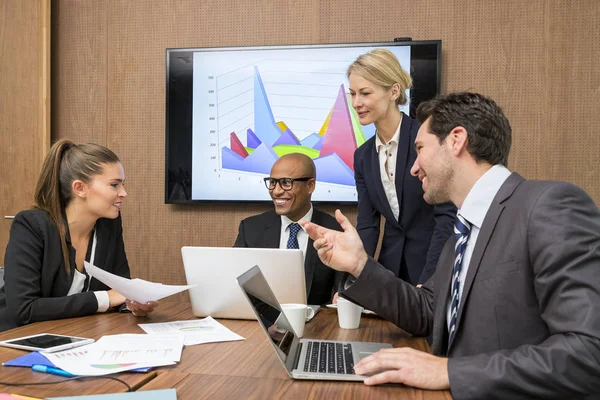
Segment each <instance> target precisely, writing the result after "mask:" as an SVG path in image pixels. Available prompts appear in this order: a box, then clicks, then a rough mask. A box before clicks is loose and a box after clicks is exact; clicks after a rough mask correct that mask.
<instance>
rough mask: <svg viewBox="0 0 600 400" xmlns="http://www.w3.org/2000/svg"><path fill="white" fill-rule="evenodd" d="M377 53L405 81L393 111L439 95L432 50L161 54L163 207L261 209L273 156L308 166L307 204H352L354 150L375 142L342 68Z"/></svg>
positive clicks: (397, 46)
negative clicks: (297, 156)
mask: <svg viewBox="0 0 600 400" xmlns="http://www.w3.org/2000/svg"><path fill="white" fill-rule="evenodd" d="M379 47H384V48H387V49H389V50H390V51H392V52H393V53H394V54H395V55H396V57H397V58H398V60H399V61H400V64H401V65H402V67H403V68H404V69H405V70H406V71H409V72H410V74H411V76H412V79H413V86H412V88H411V89H409V90H408V93H407V98H408V99H409V102H408V103H407V104H406V105H404V106H401V110H402V111H403V112H404V113H406V114H408V115H410V116H413V117H414V114H415V110H416V107H417V106H418V105H419V103H420V102H422V101H424V100H428V99H430V98H432V97H434V96H435V95H436V94H438V93H439V90H440V70H441V41H439V40H429V41H408V42H389V43H353V44H327V45H323V44H321V45H302V46H300V45H295V46H268V47H235V48H234V47H228V48H186V49H167V53H166V56H167V58H166V74H167V77H166V78H167V85H166V125H165V126H166V159H165V163H166V184H165V202H166V203H170V204H175V203H200V202H207V201H209V202H215V201H224V202H264V201H270V197H269V192H268V190H267V188H266V187H265V183H264V180H263V178H264V177H267V176H269V172H270V169H271V167H272V165H273V163H274V162H275V161H276V160H277V159H278V158H279V157H281V156H282V155H285V154H288V153H292V152H299V153H304V154H306V155H308V156H310V157H311V158H312V159H313V160H314V162H315V165H316V168H317V184H316V189H315V192H314V193H313V197H312V200H313V201H314V202H317V203H320V202H323V203H354V202H356V201H357V193H356V187H355V183H354V170H353V154H354V150H355V149H356V148H358V147H359V146H361V145H362V144H363V143H364V142H365V141H367V140H368V139H369V138H371V137H372V136H373V135H374V134H375V127H374V126H373V125H372V124H371V125H366V126H361V125H360V123H359V122H358V116H357V114H356V112H355V111H354V109H353V108H352V105H351V100H350V97H349V91H348V78H347V77H346V70H347V68H348V66H349V65H350V64H351V63H352V62H353V61H354V60H355V59H356V58H357V57H358V56H359V55H361V54H364V53H366V52H368V51H370V50H373V49H375V48H379Z"/></svg>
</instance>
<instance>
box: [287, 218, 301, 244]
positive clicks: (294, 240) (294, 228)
mask: <svg viewBox="0 0 600 400" xmlns="http://www.w3.org/2000/svg"><path fill="white" fill-rule="evenodd" d="M288 227H289V228H290V237H289V239H288V242H287V248H288V249H299V248H300V245H299V244H298V232H300V229H301V227H300V224H299V223H297V222H292V223H291V224H289V225H288Z"/></svg>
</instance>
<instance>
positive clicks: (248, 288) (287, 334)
mask: <svg viewBox="0 0 600 400" xmlns="http://www.w3.org/2000/svg"><path fill="white" fill-rule="evenodd" d="M238 281H239V283H240V287H241V288H242V290H243V291H244V293H245V294H246V296H247V297H248V300H250V304H251V306H252V308H253V309H254V311H255V313H256V315H257V316H258V322H260V324H261V325H262V326H263V328H264V330H265V331H266V332H267V334H268V336H269V337H270V338H271V341H272V342H273V345H274V346H275V348H276V349H277V354H278V355H279V356H280V357H281V360H282V361H283V362H284V364H285V362H286V360H287V358H288V356H289V354H290V351H291V347H292V342H293V340H294V338H295V337H296V335H295V334H294V331H293V329H292V328H291V326H290V323H289V322H288V320H287V318H286V317H285V314H284V313H283V312H282V311H281V307H280V306H279V302H278V301H277V299H276V298H275V295H274V294H273V292H272V291H271V288H270V287H269V284H268V283H267V281H266V279H265V277H264V275H263V274H262V273H261V272H260V269H259V268H258V267H253V268H252V269H250V270H249V271H248V272H246V273H244V274H243V275H241V276H240V277H239V278H238Z"/></svg>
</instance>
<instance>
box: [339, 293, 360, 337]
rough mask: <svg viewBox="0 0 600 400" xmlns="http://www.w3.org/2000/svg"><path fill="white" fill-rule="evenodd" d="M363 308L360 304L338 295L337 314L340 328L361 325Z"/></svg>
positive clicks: (354, 327)
mask: <svg viewBox="0 0 600 400" xmlns="http://www.w3.org/2000/svg"><path fill="white" fill-rule="evenodd" d="M362 311H363V308H362V307H361V306H359V305H358V304H354V303H353V302H351V301H349V300H346V299H344V298H343V297H338V300H337V314H338V322H339V323H340V328H342V329H356V328H358V327H359V326H360V314H361V313H362Z"/></svg>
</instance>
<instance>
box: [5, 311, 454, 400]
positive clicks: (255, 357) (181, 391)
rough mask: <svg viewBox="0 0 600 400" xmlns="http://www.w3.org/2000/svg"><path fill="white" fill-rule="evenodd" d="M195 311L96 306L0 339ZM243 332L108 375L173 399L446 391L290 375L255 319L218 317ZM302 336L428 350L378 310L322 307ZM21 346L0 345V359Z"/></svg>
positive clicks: (8, 374)
mask: <svg viewBox="0 0 600 400" xmlns="http://www.w3.org/2000/svg"><path fill="white" fill-rule="evenodd" d="M189 319H194V316H193V315H192V312H191V307H190V305H189V303H166V302H165V303H162V304H161V305H160V307H159V308H158V309H157V310H156V312H155V313H153V314H152V315H151V316H150V317H148V318H137V317H135V316H133V315H131V314H119V313H109V314H103V315H102V314H99V315H92V316H88V317H82V318H73V319H65V320H59V321H48V322H41V323H36V324H32V325H28V326H25V327H21V328H17V329H13V330H10V331H6V332H3V333H0V340H5V339H9V338H15V337H19V336H26V335H33V334H36V333H41V332H49V333H58V334H63V335H74V336H82V337H89V338H94V339H99V338H100V337H101V336H103V335H114V334H119V333H144V332H143V331H142V329H141V328H139V326H138V325H137V324H138V323H152V322H168V321H178V320H189ZM219 322H220V323H222V324H223V325H225V326H226V327H228V328H229V329H231V330H232V331H234V332H235V333H237V334H239V335H241V336H243V337H245V338H246V340H243V341H236V342H223V343H209V344H202V345H195V346H188V347H186V348H185V349H184V351H183V353H182V357H181V362H179V363H178V364H177V365H173V366H167V367H160V368H156V369H154V370H153V371H151V372H148V373H121V374H117V375H115V376H116V377H118V378H119V379H122V380H124V381H126V382H127V383H128V384H129V385H130V386H132V387H133V388H134V389H135V390H151V389H166V388H176V389H177V396H178V399H180V400H181V399H184V400H185V399H199V398H257V399H259V398H360V399H369V398H388V397H395V398H403V399H404V398H406V399H451V398H452V397H451V396H450V393H449V392H447V391H423V390H419V389H413V388H408V387H406V386H403V385H383V386H377V387H369V386H365V385H364V384H362V383H360V382H358V383H357V382H333V381H300V380H293V379H290V378H289V377H288V375H287V373H286V371H285V369H284V368H283V366H282V365H281V363H280V361H279V359H278V358H277V356H276V355H275V353H274V351H273V349H272V347H271V346H270V345H269V343H268V341H267V338H266V335H265V334H264V332H263V330H262V329H261V327H260V326H259V324H258V323H257V322H256V321H244V320H226V319H221V320H219ZM304 337H305V338H319V339H329V340H344V341H370V342H385V343H391V344H392V345H393V346H394V347H401V346H407V347H412V348H415V349H418V350H423V351H429V346H428V345H427V342H426V341H425V340H424V339H422V338H413V337H411V336H410V335H408V334H406V333H405V332H404V331H402V330H401V329H399V328H397V327H396V326H394V325H393V324H392V323H390V322H387V321H385V320H383V319H382V318H379V317H377V316H369V315H363V317H362V318H361V325H360V328H359V329H352V330H345V329H340V328H339V325H338V323H337V315H336V313H335V310H330V309H327V308H324V309H322V310H321V311H320V312H319V313H318V314H317V315H316V316H315V318H314V319H313V320H312V321H311V322H308V323H307V324H306V328H305V332H304ZM22 354H25V352H24V351H20V350H15V349H9V348H4V347H0V362H4V361H7V360H10V359H12V358H15V357H18V356H19V355H22ZM0 377H1V378H0V381H7V382H50V381H57V380H62V379H64V378H61V377H59V376H54V375H48V374H41V373H36V372H32V371H31V370H30V369H28V368H16V367H0ZM125 390H126V388H125V386H124V385H123V384H121V383H119V382H115V381H111V380H105V379H98V378H89V379H85V380H81V381H69V382H64V383H60V384H56V385H45V386H21V387H18V388H14V387H8V386H3V385H0V392H8V393H19V394H23V395H29V396H34V397H52V396H60V395H63V396H64V395H82V394H100V393H115V392H123V391H125Z"/></svg>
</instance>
